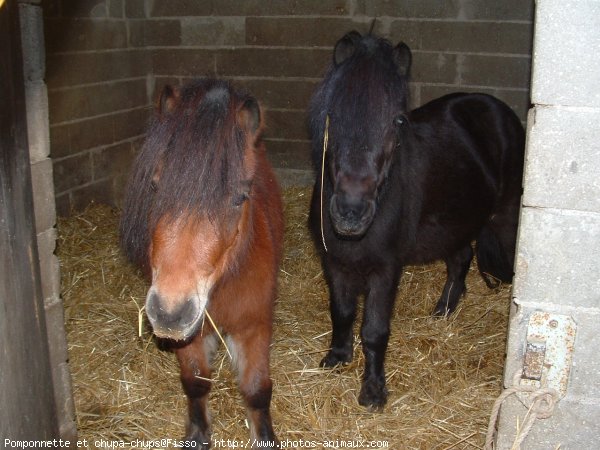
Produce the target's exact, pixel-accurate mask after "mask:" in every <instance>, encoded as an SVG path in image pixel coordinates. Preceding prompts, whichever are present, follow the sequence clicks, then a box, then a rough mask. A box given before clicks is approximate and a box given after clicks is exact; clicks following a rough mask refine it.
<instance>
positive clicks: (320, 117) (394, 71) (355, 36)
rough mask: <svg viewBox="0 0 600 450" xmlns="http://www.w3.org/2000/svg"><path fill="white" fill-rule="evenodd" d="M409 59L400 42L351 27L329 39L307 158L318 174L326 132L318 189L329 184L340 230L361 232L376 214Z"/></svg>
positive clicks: (404, 99) (314, 102)
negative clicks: (332, 42)
mask: <svg viewBox="0 0 600 450" xmlns="http://www.w3.org/2000/svg"><path fill="white" fill-rule="evenodd" d="M410 64H411V52H410V49H409V48H408V47H407V46H406V45H405V44H404V43H400V44H398V45H397V46H395V47H394V46H393V45H392V44H391V43H390V42H389V41H387V40H385V39H382V38H377V37H375V36H373V35H370V34H369V35H366V36H361V35H360V34H359V33H358V32H356V31H352V32H350V33H348V34H346V35H345V36H344V37H342V38H341V39H340V40H339V41H338V42H337V44H336V45H335V48H334V51H333V62H332V64H331V66H330V68H329V70H328V71H327V74H326V75H325V78H324V80H323V81H322V83H321V85H320V86H319V87H318V89H317V91H316V92H315V94H314V96H313V99H312V101H311V107H310V129H311V137H312V141H313V162H314V166H315V169H316V170H317V172H318V173H319V174H320V173H321V170H322V160H323V138H324V135H325V133H327V135H328V147H327V151H326V157H325V167H324V169H323V170H325V175H326V178H327V180H328V181H329V184H328V185H327V186H324V187H323V189H325V190H326V191H329V189H331V196H330V201H329V205H328V208H329V212H330V216H331V220H332V224H333V227H334V229H335V231H336V233H337V234H338V235H340V236H344V237H347V238H360V237H361V236H362V235H364V233H365V232H366V231H367V229H368V228H369V226H370V225H371V222H372V220H373V217H374V216H375V212H376V208H377V196H378V194H379V191H380V188H381V187H382V185H383V183H384V180H385V178H386V176H387V174H388V171H389V168H390V165H391V162H392V157H393V150H394V147H395V145H396V136H397V135H398V127H399V126H400V125H401V123H402V117H403V113H404V112H405V111H406V108H407V102H408V86H407V81H408V72H409V69H410ZM327 117H329V126H328V127H326V126H325V124H326V120H327ZM326 128H327V130H326Z"/></svg>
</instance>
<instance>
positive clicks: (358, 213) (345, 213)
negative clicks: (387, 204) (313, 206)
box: [329, 194, 375, 239]
mask: <svg viewBox="0 0 600 450" xmlns="http://www.w3.org/2000/svg"><path fill="white" fill-rule="evenodd" d="M329 212H330V215H331V222H332V224H333V228H334V230H335V232H336V233H337V234H338V235H340V236H343V237H346V238H357V239H359V238H361V237H362V236H363V235H364V234H365V233H366V232H367V230H368V229H369V226H370V225H371V222H372V221H373V217H374V215H375V201H374V200H370V199H365V198H364V197H358V198H357V197H356V196H348V195H343V194H341V195H339V194H334V195H333V196H332V197H331V202H330V205H329Z"/></svg>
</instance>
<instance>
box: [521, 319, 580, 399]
mask: <svg viewBox="0 0 600 450" xmlns="http://www.w3.org/2000/svg"><path fill="white" fill-rule="evenodd" d="M576 330H577V324H576V323H575V321H574V320H573V319H572V318H571V317H569V316H565V315H561V314H552V313H548V312H543V311H536V312H534V313H533V314H532V315H531V316H530V318H529V324H528V327H527V341H526V346H525V356H524V361H523V373H522V375H521V379H520V385H521V386H531V387H534V388H550V389H555V390H556V391H557V392H558V396H559V398H562V397H564V396H565V394H566V393H567V384H568V381H569V373H570V371H571V365H572V361H573V351H574V347H575V333H576ZM518 395H519V397H521V398H522V400H526V397H528V396H529V393H528V392H519V393H518ZM523 397H525V398H523Z"/></svg>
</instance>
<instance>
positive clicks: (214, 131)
mask: <svg viewBox="0 0 600 450" xmlns="http://www.w3.org/2000/svg"><path fill="white" fill-rule="evenodd" d="M169 92H172V91H171V90H170V91H169ZM250 98H251V97H250V96H249V95H247V94H244V93H241V92H237V91H235V90H234V89H233V88H232V87H231V85H230V84H229V83H228V82H226V81H222V80H214V79H200V80H196V81H193V82H191V83H190V84H188V85H185V86H183V87H182V88H181V89H180V91H178V96H176V98H174V99H172V102H171V103H169V104H168V105H164V104H163V105H162V106H159V108H158V110H157V111H156V113H155V114H154V116H153V117H152V119H151V121H150V123H149V126H148V129H147V135H146V141H145V143H144V145H143V147H142V149H141V151H140V153H139V154H138V156H137V158H136V160H135V162H134V164H133V169H132V173H131V176H130V179H129V182H128V186H127V189H126V191H125V192H126V195H125V199H124V206H123V214H122V217H121V224H120V232H121V245H122V247H123V249H124V250H125V253H126V255H127V257H128V258H129V260H130V261H131V262H133V263H135V264H138V265H139V266H141V267H142V268H143V269H147V264H148V247H149V243H150V236H151V234H152V232H153V229H154V227H155V226H156V223H157V222H158V220H160V219H161V218H163V217H164V218H168V219H171V220H172V219H175V218H178V217H182V216H184V217H189V216H194V215H200V214H202V215H207V216H208V217H209V218H216V217H218V216H219V215H220V214H221V212H222V211H223V208H224V207H225V206H226V205H227V206H228V205H229V202H230V200H231V197H232V196H233V195H235V193H236V191H237V190H238V189H239V188H240V185H241V184H242V183H244V182H247V181H248V180H244V177H245V176H246V175H245V171H244V164H243V159H244V149H245V133H244V130H243V129H242V128H241V127H240V126H239V125H238V123H237V121H236V117H237V116H236V113H237V111H238V110H239V108H240V107H241V106H242V105H244V103H245V102H246V101H247V100H248V99H250ZM160 103H163V101H162V99H161V102H160Z"/></svg>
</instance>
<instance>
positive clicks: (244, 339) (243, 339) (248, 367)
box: [231, 325, 279, 449]
mask: <svg viewBox="0 0 600 450" xmlns="http://www.w3.org/2000/svg"><path fill="white" fill-rule="evenodd" d="M265 328H266V325H265ZM231 341H232V344H233V345H232V347H233V349H234V351H235V362H236V365H237V370H238V378H239V386H240V391H241V393H242V396H243V397H244V401H245V402H246V408H247V411H248V421H249V422H250V439H251V442H252V448H271V449H274V448H278V447H277V446H278V444H279V442H278V441H277V438H276V437H275V432H274V431H273V424H272V421H271V412H270V407H271V394H272V382H271V378H270V372H269V351H270V344H271V332H270V325H269V330H267V331H264V328H262V329H261V328H260V327H259V326H254V327H252V329H246V330H244V332H243V334H241V335H236V336H231ZM258 442H260V444H257V443H258Z"/></svg>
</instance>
